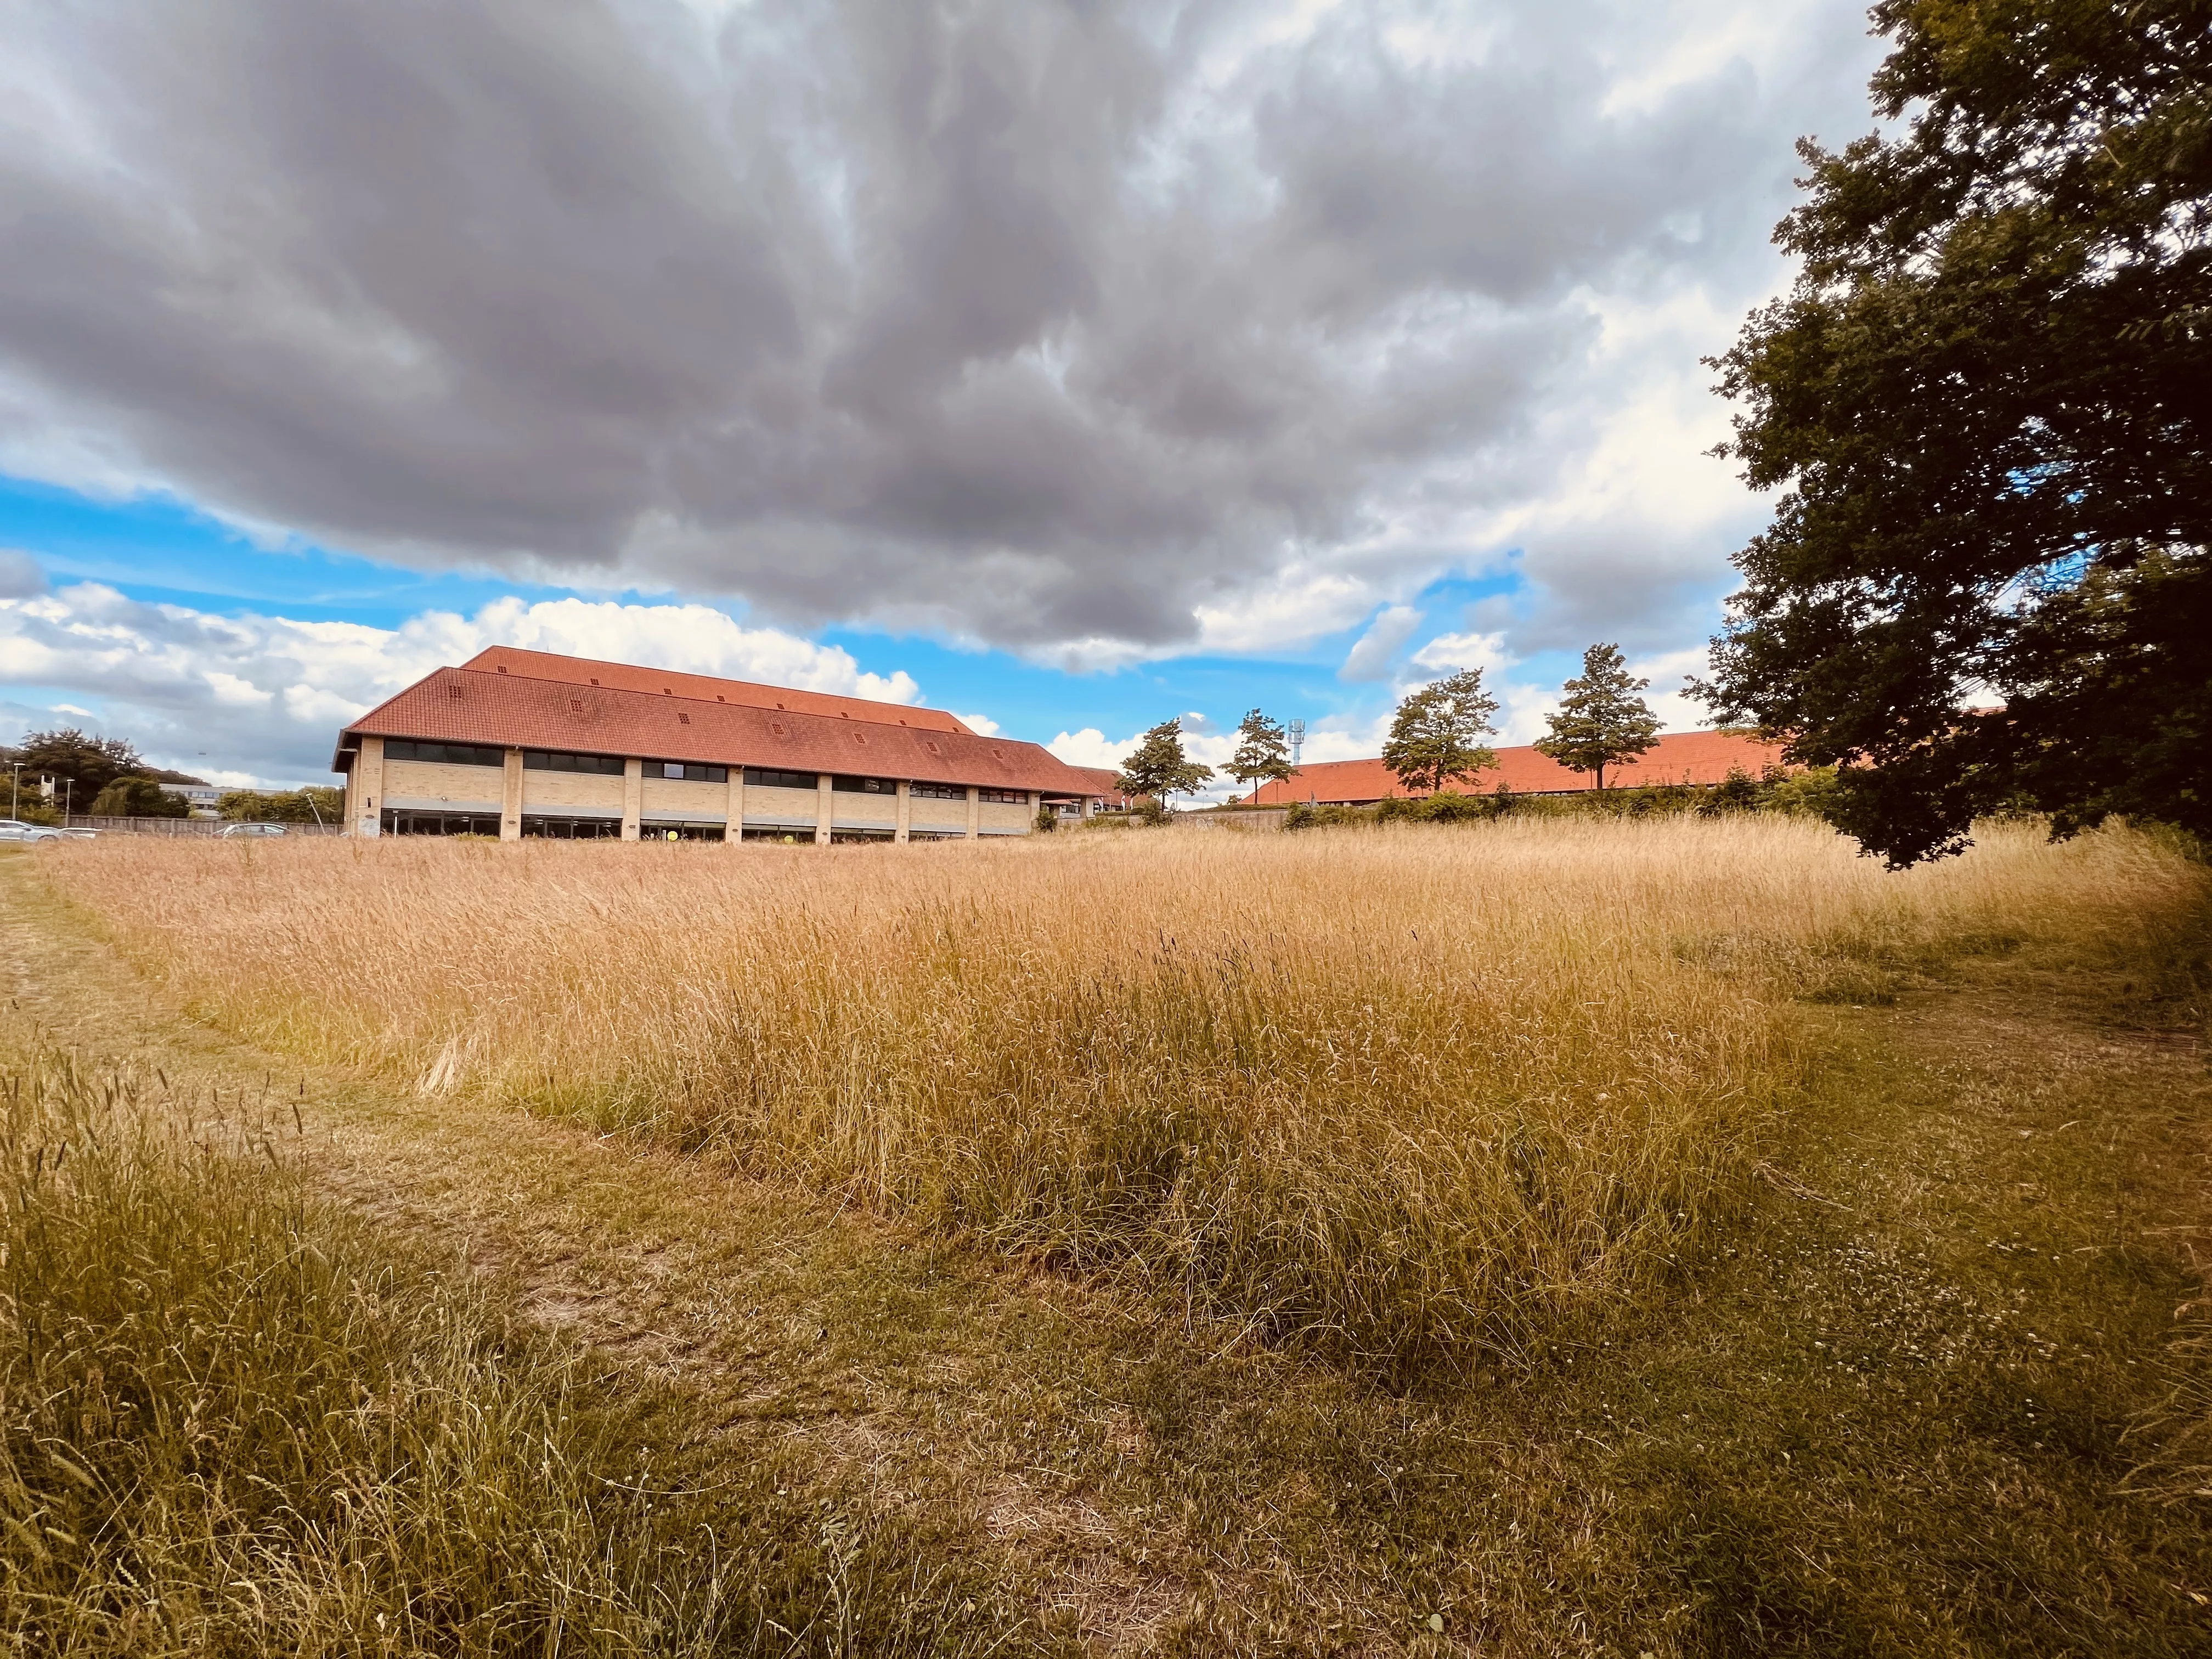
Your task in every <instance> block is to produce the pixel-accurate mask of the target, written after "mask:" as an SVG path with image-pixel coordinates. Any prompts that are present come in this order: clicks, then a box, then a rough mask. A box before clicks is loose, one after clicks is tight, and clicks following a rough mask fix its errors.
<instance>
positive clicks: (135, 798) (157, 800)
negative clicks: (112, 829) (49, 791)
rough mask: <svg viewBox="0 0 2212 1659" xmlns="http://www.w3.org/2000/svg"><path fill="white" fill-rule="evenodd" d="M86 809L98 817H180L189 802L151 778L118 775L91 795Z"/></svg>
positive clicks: (183, 815)
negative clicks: (90, 803)
mask: <svg viewBox="0 0 2212 1659" xmlns="http://www.w3.org/2000/svg"><path fill="white" fill-rule="evenodd" d="M89 810H90V811H92V812H93V814H94V816H95V817H115V818H181V817H186V816H188V815H189V814H190V812H191V804H190V803H189V802H187V801H186V800H185V798H184V797H183V796H182V795H179V794H173V793H171V792H170V791H168V790H167V789H164V788H162V787H161V784H160V783H159V782H158V781H156V780H155V779H153V778H118V779H116V780H115V781H113V782H112V783H111V784H109V785H108V786H107V787H106V788H104V789H102V790H101V791H100V793H99V794H98V795H97V796H96V797H94V800H93V803H92V805H91V808H90V809H89Z"/></svg>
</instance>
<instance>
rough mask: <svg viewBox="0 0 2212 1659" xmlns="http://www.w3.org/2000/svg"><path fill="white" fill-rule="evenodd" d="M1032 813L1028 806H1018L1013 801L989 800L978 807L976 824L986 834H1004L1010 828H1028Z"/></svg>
mask: <svg viewBox="0 0 2212 1659" xmlns="http://www.w3.org/2000/svg"><path fill="white" fill-rule="evenodd" d="M975 825H976V828H978V829H981V830H982V831H983V833H984V834H985V835H991V834H994V833H1000V834H1003V833H1004V832H1006V831H1007V830H1010V829H1018V830H1026V829H1029V827H1030V809H1029V808H1028V807H1026V806H1017V805H1013V804H1012V802H1011V801H997V800H987V801H982V802H980V803H979V804H978V805H977V807H976V812H975Z"/></svg>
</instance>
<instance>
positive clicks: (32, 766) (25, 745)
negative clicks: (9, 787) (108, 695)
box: [11, 726, 146, 812]
mask: <svg viewBox="0 0 2212 1659" xmlns="http://www.w3.org/2000/svg"><path fill="white" fill-rule="evenodd" d="M11 764H13V765H18V766H21V768H22V769H23V776H24V777H25V778H26V779H30V778H33V777H50V778H52V779H53V780H54V801H55V804H56V805H60V804H61V802H62V800H63V799H64V795H66V798H67V799H68V800H69V803H70V810H71V811H77V812H87V811H91V810H92V803H93V802H94V800H96V799H99V796H100V791H101V790H103V789H105V788H106V787H107V786H108V785H109V784H111V783H112V782H114V781H115V780H116V779H118V778H119V777H125V776H136V775H143V774H144V772H145V770H146V763H145V762H144V761H143V760H141V759H140V758H139V756H138V751H137V750H136V749H134V748H132V747H131V745H130V744H128V743H125V741H124V740H123V739H122V738H95V737H92V736H90V735H88V733H86V732H80V731H78V730H77V729H76V727H75V726H64V727H63V728H61V729H60V730H58V731H53V732H30V733H28V734H27V736H25V738H23V742H22V745H21V747H20V748H19V749H18V750H16V751H15V760H14V761H13V762H12V763H11ZM64 780H67V781H68V783H69V787H68V789H67V790H66V791H64V788H63V787H62V785H63V781H64Z"/></svg>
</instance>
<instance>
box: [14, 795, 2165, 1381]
mask: <svg viewBox="0 0 2212 1659" xmlns="http://www.w3.org/2000/svg"><path fill="white" fill-rule="evenodd" d="M52 850H53V852H54V854H56V856H54V857H53V859H52V862H51V864H50V865H49V866H48V867H49V868H50V869H51V871H52V878H53V879H54V880H55V882H56V883H57V884H58V886H59V887H60V888H61V889H62V890H64V892H66V893H67V894H69V895H70V896H72V897H74V898H76V900H78V901H80V902H82V903H84V904H85V905H87V906H88V907H89V908H91V909H92V910H94V912H95V913H97V914H98V915H100V917H102V918H103V919H104V921H105V925H106V927H108V929H109V930H110V931H111V933H112V936H113V937H114V938H115V939H116V940H117V942H118V944H120V945H122V946H123V947H124V948H125V950H126V951H130V952H131V954H132V955H133V956H134V957H137V959H138V960H139V961H140V962H141V963H143V965H144V966H146V967H147V968H148V969H149V970H150V971H152V972H154V973H155V974H156V975H160V976H161V977H163V978H164V979H166V980H167V981H168V982H169V983H170V984H171V985H172V987H173V988H174V989H175V991H176V992H177V993H178V994H180V995H181V996H182V997H183V998H185V1000H186V1001H187V1002H188V1004H189V1005H191V1006H192V1007H193V1008H194V1009H195V1010H196V1012H199V1013H200V1014H201V1015H202V1016H203V1017H204V1018H209V1019H211V1020H213V1021H215V1022H216V1023H218V1024H222V1025H223V1026H225V1027H227V1028H228V1029H230V1030H234V1031H236V1032H238V1033H240V1035H242V1036H247V1037H250V1038H251V1039H252V1040H253V1041H255V1042H259V1043H262V1044H264V1045H267V1046H270V1047H274V1048H283V1049H286V1050H289V1051H291V1052H295V1053H298V1054H302V1055H304V1056H308V1057H313V1058H315V1059H319V1060H337V1061H341V1062H345V1063H350V1064H354V1065H357V1066H363V1067H368V1068H374V1069H376V1070H379V1071H381V1072H383V1073H386V1074H388V1075H392V1076H393V1077H396V1078H402V1079H406V1080H408V1081H410V1082H411V1083H414V1084H416V1085H418V1086H420V1087H422V1088H424V1089H426V1090H431V1091H440V1092H442V1093H444V1094H447V1095H448V1096H450V1097H452V1098H453V1101H454V1103H455V1105H456V1109H465V1107H466V1105H467V1104H468V1103H471V1102H492V1103H501V1102H505V1103H527V1104H529V1105H531V1106H532V1107H533V1108H536V1109H546V1110H556V1111H564V1112H574V1113H580V1114H582V1115H586V1116H589V1117H591V1118H592V1119H593V1120H594V1121H599V1122H600V1123H602V1124H603V1125H605V1126H606V1127H625V1128H632V1129H636V1130H639V1131H641V1132H647V1133H653V1134H655V1135H658V1136H660V1137H663V1138H666V1139H672V1140H674V1141H676V1142H678V1143H679V1144H683V1145H685V1146H692V1147H696V1148H699V1149H702V1150H708V1151H711V1152H714V1153H715V1154H717V1155H719V1156H722V1157H726V1158H729V1159H731V1160H732V1161H734V1162H736V1163H738V1164H743V1165H744V1166H745V1167H747V1168H749V1169H751V1170H759V1171H762V1172H765V1173H769V1174H773V1175H777V1176H785V1177H788V1178H793V1179H796V1180H799V1181H801V1182H805V1183H808V1184H809V1185H811V1186H813V1187H815V1188H818V1189H821V1190H823V1191H827V1192H835V1193H836V1194H842V1195H844V1196H846V1197H848V1198H849V1199H851V1200H856V1201H860V1202H863V1203H866V1204H868V1205H872V1206H882V1207H884V1208H888V1209H893V1210H896V1211H899V1212H904V1213H906V1214H908V1215H910V1216H915V1217H918V1218H922V1219H924V1220H926V1221H928V1222H930V1223H933V1224H934V1225H941V1226H944V1227H946V1228H949V1229H951V1230H954V1231H958V1232H960V1233H963V1234H964V1235H966V1236H969V1237H975V1238H979V1239H981V1240H985V1241H989V1242H991V1243H996V1244H999V1245H1001V1246H1004V1247H1006V1248H1011V1249H1017V1250H1020V1251H1024V1252H1032V1253H1036V1254H1038V1255H1042V1256H1044V1257H1046V1258H1048V1259H1050V1260H1052V1261H1057V1262H1060V1263H1064V1264H1067V1265H1072V1266H1077V1267H1113V1268H1115V1269H1117V1270H1121V1271H1127V1272H1131V1273H1135V1274H1137V1275H1139V1276H1141V1277H1142V1278H1144V1279H1146V1280H1147V1281H1149V1282H1151V1283H1153V1284H1156V1285H1160V1286H1163V1287H1165V1288H1166V1289H1168V1290H1169V1291H1171V1292H1173V1293H1176V1294H1179V1295H1180V1296H1182V1297H1185V1298H1187V1299H1188V1301H1189V1302H1190V1303H1191V1304H1193V1305H1194V1306H1197V1307H1199V1308H1200V1309H1202V1310H1205V1311H1206V1312H1207V1313H1208V1314H1209V1315H1212V1316H1227V1317H1231V1318H1234V1319H1238V1320H1243V1321H1247V1322H1250V1323H1251V1324H1252V1325H1253V1326H1254V1327H1255V1328H1256V1329H1258V1330H1260V1331H1261V1332H1262V1333H1263V1334H1267V1335H1268V1336H1269V1337H1271V1338H1274V1339H1278V1340H1285V1339H1288V1340H1301V1341H1305V1342H1310V1343H1312V1344H1314V1345H1316V1346H1320V1347H1322V1348H1323V1349H1325V1350H1328V1351H1329V1352H1335V1353H1338V1354H1340V1355H1343V1356H1345V1357H1347V1358H1354V1359H1357V1360H1359V1361H1361V1362H1363V1363H1369V1364H1383V1365H1388V1366H1399V1365H1402V1364H1408V1363H1422V1362H1426V1361H1430V1360H1434V1359H1437V1358H1443V1359H1448V1360H1452V1361H1457V1362H1469V1361H1473V1360H1475V1359H1479V1358H1482V1357H1484V1356H1486V1355H1491V1356H1498V1357H1503V1358H1511V1357H1512V1356H1514V1355H1515V1354H1516V1352H1518V1351H1519V1350H1520V1349H1521V1348H1522V1346H1523V1345H1525V1343H1526V1342H1527V1341H1528V1340H1529V1338H1530V1336H1531V1334H1532V1333H1534V1332H1536V1331H1538V1330H1541V1329H1542V1328H1545V1327H1546V1326H1547V1325H1548V1324H1550V1323H1551V1322H1554V1321H1556V1320H1559V1319H1560V1318H1562V1317H1568V1316H1574V1315H1576V1314H1577V1313H1580V1312H1582V1311H1583V1310H1590V1309H1594V1308H1601V1307H1603V1306H1606V1305H1607V1304H1610V1303H1611V1302H1613V1300H1614V1299H1615V1298H1617V1297H1620V1295H1622V1294H1624V1293H1626V1292H1628V1291H1633V1290H1635V1289H1636V1288H1638V1287H1639V1286H1643V1285H1648V1284H1649V1283H1650V1282H1651V1280H1652V1279H1653V1277H1654V1276H1655V1275H1656V1274H1658V1273H1662V1272H1664V1271H1665V1269H1666V1264H1667V1262H1668V1260H1669V1259H1670V1257H1671V1256H1673V1255H1674V1254H1675V1253H1677V1252H1678V1250H1679V1249H1680V1245H1681V1243H1682V1241H1683V1239H1684V1237H1685V1236H1686V1234H1688V1233H1691V1232H1692V1231H1695V1230H1696V1229H1698V1228H1699V1226H1700V1225H1703V1224H1704V1223H1705V1221H1706V1220H1707V1219H1708V1218H1710V1217H1711V1215H1712V1214H1713V1213H1714V1212H1715V1211H1716V1208H1717V1206H1721V1205H1724V1204H1725V1203H1726V1202H1727V1201H1728V1200H1729V1195H1730V1194H1732V1193H1733V1192H1734V1191H1735V1188H1736V1182H1737V1181H1738V1179H1739V1178H1740V1176H1741V1172H1742V1171H1743V1170H1745V1169H1746V1168H1747V1165H1748V1164H1749V1163H1750V1161H1751V1160H1752V1158H1753V1155H1754V1147H1755V1141H1756V1137H1757V1134H1758V1132H1759V1128H1760V1127H1761V1125H1762V1124H1763V1123H1764V1122H1765V1121H1766V1120H1767V1118H1768V1116H1769V1115H1770V1114H1771V1112H1772V1111H1773V1110H1774V1109H1775V1108H1776V1106H1777V1104H1778V1102H1779V1101H1780V1100H1782V1099H1783V1098H1784V1097H1785V1095H1786V1092H1787V1091H1789V1089H1790V1087H1791V1086H1792V1085H1793V1083H1794V1080H1795V1079H1796V1074H1797V1069H1798V1067H1799V1066H1800V1065H1801V1063H1802V1059H1801V1044H1800V1042H1799V1041H1798V1038H1797V1036H1796V1019H1795V1018H1794V1017H1793V1015H1792V1013H1791V1012H1790V1010H1791V1006H1792V1002H1793V1000H1795V999H1798V998H1802V997H1805V996H1808V995H1810V996H1815V997H1820V996H1825V997H1828V998H1830V999H1832V1000H1873V999H1875V998H1876V997H1879V996H1880V995H1881V994H1882V992H1883V987H1884V986H1885V984H1886V983H1887V981H1888V980H1889V979H1890V978H1891V977H1892V976H1893V975H1894V974H1895V973H1896V972H1897V971H1898V970H1899V969H1900V968H1909V967H1911V966H1912V965H1913V964H1916V963H1918V964H1923V965H1925V964H1931V963H1936V962H1938V961H1940V960H1941V959H1942V957H1946V956H1948V955H1952V954H1955V953H1957V952H1959V951H1963V950H1972V949H1977V948H1986V947H1990V946H1995V945H2008V944H2012V943H2017V942H2022V941H2033V940H2037V939H2066V940H2067V941H2068V942H2069V943H2070V944H2073V945H2076V946H2081V945H2088V946H2090V947H2092V948H2093V946H2094V945H2095V944H2096V942H2097V941H2098V940H2099V939H2106V938H2110V939H2135V938H2139V937H2140V935H2141V934H2142V933H2143V932H2144V930H2146V929H2154V928H2156V927H2158V926H2160V919H2161V918H2164V917H2170V916H2173V915H2178V914H2179V913H2180V912H2181V911H2183V910H2184V909H2185V908H2187V905H2188V902H2189V901H2190V899H2191V896H2193V895H2194V894H2196V893H2197V891H2198V890H2199V886H2200V879H2201V876H2202V872H2201V871H2199V870H2197V868H2196V867H2194V866H2190V865H2188V864H2186V863H2185V862H2184V861H2183V860H2180V859H2179V858H2178V857H2176V856H2174V855H2172V854H2170V853H2168V852H2166V851H2163V850H2161V849H2160V848H2159V847H2158V846H2156V845H2155V844H2154V843H2153V842H2150V841H2148V840H2146V839H2145V838H2142V837H2140V836H2131V835H2129V834H2126V833H2122V832H2115V833H2110V834H2104V835H2099V836H2088V837H2085V838H2083V839H2082V840H2081V841H2079V842H2074V843H2072V844H2070V845H2067V846H2063V847H2050V846H2046V845H2045V844H2043V842H2042V841H2041V838H2040V836H2039V833H2037V832H2035V831H2033V830H2031V829H2026V828H2002V827H2000V828H1997V829H1992V830H1990V832H1989V833H1987V834H1985V835H1984V837H1983V844H1982V845H1981V846H1980V847H1979V848H1977V849H1975V851H1974V852H1973V853H1972V854H1970V855H1969V856H1967V857H1966V858H1964V859H1961V860H1954V861H1951V862H1949V863H1947V864H1944V865H1942V866H1937V867H1935V868H1930V869H1926V870H1922V871H1917V872H1912V873H1911V874H1908V875H1905V876H1893V875H1888V874H1886V873H1885V872H1882V871H1881V869H1880V868H1879V867H1878V866H1875V865H1874V864H1872V863H1870V862H1869V861H1866V860H1859V859H1857V858H1855V857H1854V856H1853V855H1852V851H1851V848H1850V845H1849V844H1848V843H1846V842H1842V841H1840V840H1838V838H1837V837H1835V836H1832V834H1830V833H1829V832H1828V831H1827V830H1826V829H1823V828H1821V827H1820V826H1817V825H1814V824H1811V823H1804V822H1800V821H1792V820H1785V819H1776V818H1757V819H1753V818H1740V819H1735V820H1729V821H1723V822H1702V821H1695V820H1689V819H1668V820H1656V821H1642V822H1629V823H1595V822H1591V823H1577V822H1559V821H1542V822H1537V823H1526V824H1516V823H1510V822H1507V823H1499V824H1495V825H1487V826H1483V827H1481V828H1480V829H1460V828H1437V829H1425V828H1419V827H1408V828H1405V829H1395V830H1393V831H1391V832H1389V833H1385V834H1379V835H1378V834H1373V833H1360V832H1344V833H1329V832H1325V833H1318V834H1314V835H1310V836H1280V837H1262V836H1200V835H1194V834H1188V833H1156V834H1140V835H1127V836H1056V837H1054V838H1051V839H1049V840H1040V841H1037V842H1026V843H1019V844H1013V845H1006V844H998V845H990V844H986V845H983V846H980V847H979V846H963V845H950V846H941V847H933V848H923V847H915V848H905V849H899V850H896V851H894V850H891V849H887V848H832V849H828V850H826V851H825V850H823V849H817V848H801V849H784V848H769V847H759V846H746V847H742V848H726V847H718V846H678V847H665V846H646V847H635V846H633V847H621V846H590V845H575V844H571V845H559V844H547V843H524V844H521V845H519V846H513V845H508V846H503V845H495V844H489V843H450V842H428V841H411V842H410V841H386V842H369V843H360V842H301V843H297V844H290V843H287V844H281V845H274V846H267V847H258V846H254V845H252V844H251V843H248V844H246V845H242V846H241V845H233V844H221V843H198V842H152V841H147V842H134V841H128V840H123V839H119V838H118V839H117V840H113V841H110V842H103V843H100V844H98V845H94V846H70V847H64V848H56V849H52Z"/></svg>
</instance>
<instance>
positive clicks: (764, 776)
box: [745, 766, 821, 790]
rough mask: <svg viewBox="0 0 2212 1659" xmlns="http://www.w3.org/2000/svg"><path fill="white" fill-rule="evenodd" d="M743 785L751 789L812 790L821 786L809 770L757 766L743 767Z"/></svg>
mask: <svg viewBox="0 0 2212 1659" xmlns="http://www.w3.org/2000/svg"><path fill="white" fill-rule="evenodd" d="M745 785H746V787H748V788H752V789H807V790H812V789H817V788H819V787H821V786H820V784H819V783H818V782H817V781H816V778H815V775H814V774H813V773H811V772H775V771H770V770H769V769H767V768H765V767H758V766H748V767H747V768H745Z"/></svg>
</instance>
